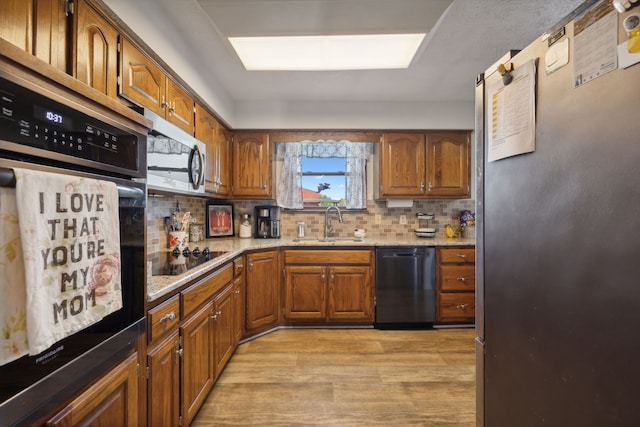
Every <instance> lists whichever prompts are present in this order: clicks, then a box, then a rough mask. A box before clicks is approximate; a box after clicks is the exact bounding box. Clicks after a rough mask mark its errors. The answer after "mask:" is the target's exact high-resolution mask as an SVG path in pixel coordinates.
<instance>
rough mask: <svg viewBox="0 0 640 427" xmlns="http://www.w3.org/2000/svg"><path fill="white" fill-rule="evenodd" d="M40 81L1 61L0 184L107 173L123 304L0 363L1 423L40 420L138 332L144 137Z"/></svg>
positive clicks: (131, 345)
mask: <svg viewBox="0 0 640 427" xmlns="http://www.w3.org/2000/svg"><path fill="white" fill-rule="evenodd" d="M91 105H92V104H91V102H86V103H85V104H84V105H83V104H82V103H79V102H78V95H74V94H68V95H67V94H65V93H64V92H62V91H61V90H60V89H59V88H58V87H57V86H53V85H52V83H49V82H46V81H45V82H38V81H34V80H32V79H27V78H24V77H23V76H22V75H20V73H17V74H13V73H8V72H6V71H5V70H4V69H2V68H0V186H2V187H11V186H14V185H15V178H14V174H13V168H27V169H37V170H43V171H48V172H55V173H60V174H68V175H82V176H87V177H90V178H96V179H102V180H110V181H113V182H115V183H116V185H117V186H118V194H119V214H120V242H121V274H122V299H123V307H122V308H121V309H120V310H118V311H116V312H114V313H112V314H110V315H108V316H107V317H105V318H103V319H102V320H101V321H99V322H98V323H95V324H94V325H92V326H90V327H88V328H86V329H83V330H82V331H80V332H77V333H76V334H74V335H71V336H69V337H67V338H65V339H63V340H61V341H58V342H57V343H55V344H54V345H52V346H51V347H50V348H49V349H47V350H45V351H43V352H42V353H41V354H38V355H34V356H23V357H22V358H20V359H18V360H15V361H13V362H9V363H8V364H5V365H3V366H0V425H31V424H33V423H35V422H41V421H42V419H43V417H46V416H47V415H48V414H50V413H51V412H52V411H55V410H57V409H58V408H60V406H61V405H62V404H64V403H65V402H66V401H67V400H68V399H70V398H71V397H73V395H75V394H77V393H78V392H79V391H80V390H81V389H82V388H83V387H84V386H86V385H87V384H88V383H90V382H92V381H94V380H95V379H97V378H98V377H100V376H101V375H103V374H104V373H105V372H106V371H108V370H109V369H111V368H112V367H113V366H115V364H117V363H118V362H119V361H121V360H122V359H123V358H124V357H125V356H126V355H127V354H130V353H131V352H132V351H133V350H134V349H135V346H136V341H137V340H138V338H139V337H140V335H141V334H142V333H143V332H144V328H145V322H144V286H145V277H146V273H145V265H146V262H145V261H146V257H145V249H144V246H145V240H146V237H145V230H146V221H145V212H144V209H145V204H146V184H145V182H144V180H143V179H140V178H144V177H145V171H146V161H145V153H146V135H145V133H144V131H143V127H142V126H140V125H138V124H136V123H134V122H131V121H130V120H128V119H124V118H121V116H119V115H116V114H114V113H111V114H109V112H108V110H106V109H104V108H103V109H99V108H96V109H95V110H94V109H93V108H92V107H91Z"/></svg>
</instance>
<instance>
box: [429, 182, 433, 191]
mask: <svg viewBox="0 0 640 427" xmlns="http://www.w3.org/2000/svg"><path fill="white" fill-rule="evenodd" d="M432 189H433V185H431V181H429V193H431V190H432Z"/></svg>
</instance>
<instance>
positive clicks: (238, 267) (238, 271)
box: [233, 257, 244, 277]
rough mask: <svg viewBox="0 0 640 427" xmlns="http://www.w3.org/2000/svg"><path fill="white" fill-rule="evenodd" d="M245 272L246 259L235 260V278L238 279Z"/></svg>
mask: <svg viewBox="0 0 640 427" xmlns="http://www.w3.org/2000/svg"><path fill="white" fill-rule="evenodd" d="M243 272H244V257H239V258H236V259H234V260H233V277H238V276H240V275H242V273H243Z"/></svg>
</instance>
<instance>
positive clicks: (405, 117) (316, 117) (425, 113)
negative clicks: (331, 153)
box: [233, 101, 474, 129]
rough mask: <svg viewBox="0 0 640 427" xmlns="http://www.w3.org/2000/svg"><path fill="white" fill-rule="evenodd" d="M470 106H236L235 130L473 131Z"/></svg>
mask: <svg viewBox="0 0 640 427" xmlns="http://www.w3.org/2000/svg"><path fill="white" fill-rule="evenodd" d="M473 126H474V106H473V103H472V102H469V103H467V102H441V103H437V104H424V103H411V102H401V103H400V102H398V103H375V102H368V103H361V102H358V103H355V102H354V103H335V102H313V103H304V102H286V103H282V102H256V101H238V102H236V103H235V114H234V121H233V127H234V128H237V129H250V128H254V129H473Z"/></svg>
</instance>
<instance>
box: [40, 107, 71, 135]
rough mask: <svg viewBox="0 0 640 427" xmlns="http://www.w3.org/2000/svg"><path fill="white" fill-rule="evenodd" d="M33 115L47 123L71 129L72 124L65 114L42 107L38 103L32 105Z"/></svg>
mask: <svg viewBox="0 0 640 427" xmlns="http://www.w3.org/2000/svg"><path fill="white" fill-rule="evenodd" d="M33 112H34V117H35V118H36V119H38V120H43V121H45V122H47V123H51V124H53V125H57V126H60V127H62V128H65V129H69V130H70V129H72V128H73V124H72V122H71V119H70V118H69V117H68V116H65V115H64V114H62V113H61V112H59V111H55V110H53V109H50V108H44V107H41V106H40V105H34V106H33Z"/></svg>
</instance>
